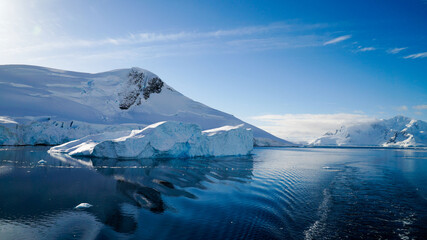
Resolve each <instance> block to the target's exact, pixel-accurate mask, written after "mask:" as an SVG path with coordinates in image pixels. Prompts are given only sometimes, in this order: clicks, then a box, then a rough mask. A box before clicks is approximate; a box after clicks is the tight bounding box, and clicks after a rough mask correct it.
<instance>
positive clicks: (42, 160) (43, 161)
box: [37, 159, 47, 165]
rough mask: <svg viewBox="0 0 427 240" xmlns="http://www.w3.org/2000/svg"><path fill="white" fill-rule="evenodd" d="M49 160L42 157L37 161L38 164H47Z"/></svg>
mask: <svg viewBox="0 0 427 240" xmlns="http://www.w3.org/2000/svg"><path fill="white" fill-rule="evenodd" d="M46 163H47V162H46V160H44V159H41V160H40V161H38V162H37V164H39V165H44V164H46Z"/></svg>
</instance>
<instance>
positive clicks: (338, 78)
mask: <svg viewBox="0 0 427 240" xmlns="http://www.w3.org/2000/svg"><path fill="white" fill-rule="evenodd" d="M0 64H31V65H39V66H46V67H52V68H59V69H65V70H73V71H84V72H91V73H95V72H102V71H109V70H112V69H119V68H130V67H141V68H144V69H147V70H150V71H152V72H154V73H156V74H157V75H159V77H160V78H162V79H163V80H164V81H165V82H167V83H168V84H169V85H171V86H173V87H174V88H175V89H177V90H178V91H180V92H181V93H183V94H184V95H186V96H188V97H190V98H192V99H194V100H196V101H199V102H202V103H204V104H206V105H208V106H211V107H213V108H216V109H219V110H221V111H225V112H228V113H231V114H233V115H235V116H236V117H239V118H241V119H242V120H244V121H247V122H249V123H252V124H254V125H256V126H259V127H261V128H263V129H266V130H268V131H270V132H271V133H273V134H275V135H277V136H279V137H283V138H286V139H289V140H293V141H308V140H310V139H312V138H314V137H316V136H318V135H321V134H323V133H324V132H326V131H332V130H334V129H336V128H338V127H339V126H340V125H341V124H345V125H350V124H354V123H358V122H365V121H371V120H372V119H381V118H390V117H393V116H395V115H405V116H408V117H412V118H416V119H420V120H427V0H404V1H394V0H388V1H384V0H381V1H379V0H370V1H328V0H325V1H318V0H313V1H305V0H300V1H197V0H194V1H185V0H182V1H159V0H153V1H142V0H141V1H126V0H124V1H108V0H94V1H82V0H74V1H65V0H63V1H60V0H39V1H35V0H10V1H9V0H0Z"/></svg>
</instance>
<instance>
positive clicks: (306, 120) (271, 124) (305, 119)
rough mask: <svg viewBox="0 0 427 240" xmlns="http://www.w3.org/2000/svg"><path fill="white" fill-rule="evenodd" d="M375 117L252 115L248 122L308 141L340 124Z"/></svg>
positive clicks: (292, 137) (339, 114)
mask: <svg viewBox="0 0 427 240" xmlns="http://www.w3.org/2000/svg"><path fill="white" fill-rule="evenodd" d="M374 120H375V119H374V118H372V117H369V116H367V115H362V114H348V113H338V114H285V115H262V116H254V117H251V118H250V119H249V122H251V123H253V124H254V125H255V126H257V127H260V128H262V129H264V130H266V131H268V132H270V133H272V134H274V135H276V136H278V137H281V138H284V139H287V140H290V141H295V142H303V141H305V142H309V141H312V140H314V139H315V138H317V137H319V136H322V135H323V134H325V133H326V132H329V131H335V130H336V129H338V128H340V127H341V126H342V125H346V126H350V125H353V124H357V123H363V122H371V121H374Z"/></svg>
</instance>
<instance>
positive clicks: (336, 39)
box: [323, 35, 351, 46]
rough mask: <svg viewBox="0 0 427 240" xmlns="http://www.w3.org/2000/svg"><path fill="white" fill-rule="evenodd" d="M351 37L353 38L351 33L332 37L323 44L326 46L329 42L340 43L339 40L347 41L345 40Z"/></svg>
mask: <svg viewBox="0 0 427 240" xmlns="http://www.w3.org/2000/svg"><path fill="white" fill-rule="evenodd" d="M350 38H351V35H344V36H341V37H337V38H334V39H331V40H329V41H327V42H325V43H323V45H324V46H326V45H329V44H335V43H339V42H342V41H345V40H347V39H350Z"/></svg>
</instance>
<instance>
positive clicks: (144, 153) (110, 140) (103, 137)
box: [49, 121, 253, 159]
mask: <svg viewBox="0 0 427 240" xmlns="http://www.w3.org/2000/svg"><path fill="white" fill-rule="evenodd" d="M252 149H253V133H252V130H251V129H248V128H246V127H245V126H244V124H241V125H237V126H223V127H220V128H215V129H209V130H204V131H202V129H201V128H200V126H198V125H197V124H191V123H183V122H175V121H164V122H158V123H155V124H152V125H149V126H147V127H145V128H144V129H142V130H131V131H116V132H107V133H100V134H94V135H89V136H86V137H83V138H80V139H77V140H74V141H70V142H67V143H64V144H62V145H58V146H54V147H52V148H50V149H49V153H50V154H57V153H61V154H68V155H70V156H74V157H84V156H87V157H99V158H118V159H127V158H184V157H217V156H232V155H233V156H234V155H247V154H249V153H250V152H251V150H252Z"/></svg>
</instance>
